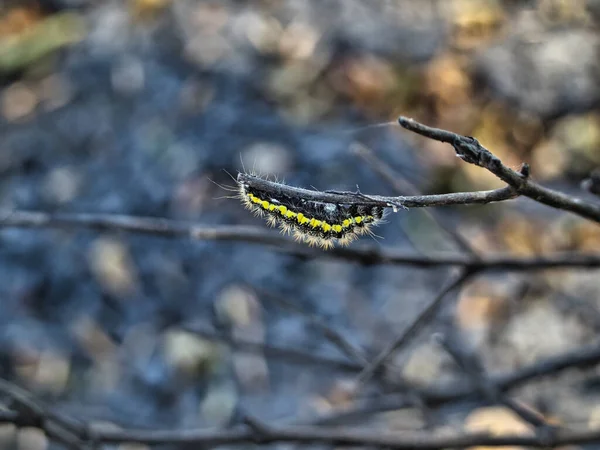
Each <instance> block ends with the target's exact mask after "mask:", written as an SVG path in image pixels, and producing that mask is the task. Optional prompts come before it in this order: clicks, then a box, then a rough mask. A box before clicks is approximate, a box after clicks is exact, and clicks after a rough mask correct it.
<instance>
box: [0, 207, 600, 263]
mask: <svg viewBox="0 0 600 450" xmlns="http://www.w3.org/2000/svg"><path fill="white" fill-rule="evenodd" d="M15 227H18V228H55V229H72V228H76V229H89V230H96V231H108V232H130V233H138V234H148V235H153V236H158V237H162V238H177V237H181V238H188V239H194V240H211V241H237V242H248V243H254V244H261V245H272V246H275V247H276V248H277V250H278V251H282V252H286V253H288V254H291V255H295V256H299V257H303V258H334V259H340V260H344V261H348V262H356V263H360V264H365V265H374V264H394V265H407V266H414V267H420V268H431V267H442V266H457V267H464V268H466V269H469V270H478V271H485V270H502V271H528V270H545V269H552V268H578V269H581V268H589V269H592V268H598V267H600V255H595V254H588V255H585V254H558V255H556V256H548V257H532V258H519V257H511V256H494V255H490V256H485V257H483V256H482V257H481V258H482V259H481V260H477V259H474V258H471V257H468V256H446V255H440V256H435V257H432V256H422V255H413V254H407V253H405V252H402V251H398V250H395V249H386V248H380V247H376V246H360V247H358V246H356V247H352V248H342V247H338V248H334V249H332V250H328V251H326V252H324V251H322V250H319V249H314V248H309V247H307V246H305V245H300V244H297V243H295V242H294V241H293V240H291V239H289V238H287V237H285V236H282V235H280V234H278V233H275V232H272V231H269V230H266V229H264V228H260V227H250V226H219V227H203V226H198V225H194V224H191V223H189V222H181V221H176V220H169V219H162V218H153V217H139V216H127V215H116V214H90V213H62V214H58V213H44V212H39V211H13V212H11V213H7V214H4V215H2V214H0V228H15Z"/></svg>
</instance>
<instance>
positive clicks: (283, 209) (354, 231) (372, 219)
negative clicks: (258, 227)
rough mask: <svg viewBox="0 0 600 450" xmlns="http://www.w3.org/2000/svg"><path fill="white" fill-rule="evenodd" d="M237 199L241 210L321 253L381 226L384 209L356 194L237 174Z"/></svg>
mask: <svg viewBox="0 0 600 450" xmlns="http://www.w3.org/2000/svg"><path fill="white" fill-rule="evenodd" d="M237 184H238V188H239V193H238V196H239V198H240V199H241V201H242V203H243V204H244V206H245V207H246V208H247V209H249V210H250V211H252V212H253V213H255V214H256V215H258V216H261V217H266V219H267V223H268V224H269V225H270V226H279V227H280V228H281V230H282V231H283V232H284V233H286V234H293V235H294V237H295V239H296V240H297V241H301V242H305V243H307V244H308V245H310V246H314V245H318V246H320V247H322V248H324V249H329V248H331V247H333V245H334V243H336V242H337V243H339V244H340V245H348V244H349V243H350V242H352V241H354V240H356V239H357V238H358V237H359V236H361V235H364V234H371V235H373V232H372V228H373V226H375V225H378V224H379V223H381V221H382V219H383V217H384V213H385V207H384V206H379V205H375V206H374V205H373V203H374V202H373V201H372V200H369V199H368V198H367V197H366V196H363V195H362V194H360V193H359V192H356V193H353V192H335V191H325V192H319V191H311V190H308V189H302V188H297V187H292V186H288V185H285V184H282V183H276V182H273V181H269V180H266V179H264V178H260V177H257V176H255V175H250V174H247V173H239V174H238V176H237Z"/></svg>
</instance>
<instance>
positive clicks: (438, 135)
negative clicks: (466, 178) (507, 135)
mask: <svg viewBox="0 0 600 450" xmlns="http://www.w3.org/2000/svg"><path fill="white" fill-rule="evenodd" d="M398 123H399V124H400V125H401V126H403V127H404V128H406V129H407V130H410V131H413V132H415V133H418V134H420V135H422V136H425V137H428V138H430V139H434V140H436V141H440V142H446V143H448V144H450V145H452V146H453V147H454V150H455V151H456V154H457V155H458V156H459V157H460V158H461V159H462V160H464V161H465V162H468V163H471V164H475V165H476V166H479V167H483V168H484V169H487V170H488V171H490V172H491V173H493V174H494V175H496V176H497V177H498V178H499V179H501V180H502V181H504V182H505V183H506V184H508V185H509V186H510V187H512V188H513V189H514V191H515V192H516V193H518V194H519V195H524V196H525V197H529V198H531V199H533V200H535V201H536V202H538V203H543V204H545V205H548V206H551V207H553V208H557V209H561V210H564V211H570V212H572V213H575V214H578V215H580V216H582V217H585V218H586V219H590V220H593V221H595V222H600V205H598V204H595V203H589V202H586V201H584V200H582V199H580V198H576V197H571V196H569V195H567V194H564V193H562V192H558V191H555V190H553V189H548V188H546V187H544V186H541V185H539V184H537V183H535V182H533V181H531V180H530V179H529V166H527V165H524V166H523V167H522V169H521V172H516V171H514V170H512V169H511V168H509V167H507V166H505V165H504V164H502V161H500V159H498V157H496V156H495V155H494V154H492V152H490V151H489V150H488V149H486V148H485V147H484V146H482V145H481V144H480V143H479V142H478V141H477V139H475V138H473V137H470V136H462V135H460V134H456V133H452V132H451V131H446V130H442V129H439V128H432V127H428V126H426V125H423V124H421V123H419V122H417V121H415V120H413V119H409V118H407V117H402V116H401V117H399V118H398Z"/></svg>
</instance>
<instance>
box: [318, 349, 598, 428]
mask: <svg viewBox="0 0 600 450" xmlns="http://www.w3.org/2000/svg"><path fill="white" fill-rule="evenodd" d="M598 364H600V345H598V344H595V345H591V346H587V347H583V348H578V349H576V350H572V351H570V352H566V353H563V354H561V355H557V356H554V357H551V358H547V359H544V360H541V361H538V362H536V363H533V364H531V365H529V366H526V367H522V368H520V369H516V370H514V371H512V372H509V373H504V374H502V373H500V374H495V375H490V376H489V377H488V379H489V382H490V383H491V384H492V385H494V386H496V388H497V389H498V390H499V391H500V392H507V391H509V390H510V389H513V388H515V387H518V386H521V385H523V384H524V383H527V382H530V381H534V380H537V379H541V378H545V377H549V376H555V375H557V374H559V373H560V372H561V371H563V370H567V369H573V368H580V369H583V368H587V367H593V366H596V365H598ZM417 392H418V395H419V398H420V399H421V400H422V401H423V402H425V405H426V406H427V407H429V408H437V407H440V406H443V405H446V404H448V403H452V402H458V401H461V400H468V399H472V398H475V397H476V396H478V394H479V392H480V391H479V389H478V388H477V387H475V386H473V384H472V383H469V382H465V380H460V381H458V382H454V383H449V384H444V385H441V386H431V387H429V388H425V389H420V390H418V391H417ZM411 406H413V402H411V401H409V399H407V398H406V396H405V395H397V394H386V395H385V396H383V397H377V398H374V399H369V400H363V401H360V402H359V403H358V404H357V406H356V407H353V408H348V409H345V410H344V411H340V412H337V413H333V414H329V415H326V416H322V417H319V418H317V419H313V420H311V422H310V423H311V424H314V425H320V424H325V425H326V424H329V423H338V422H341V421H344V420H347V419H350V420H352V419H354V418H360V417H363V419H364V418H365V417H368V416H370V415H373V414H377V413H380V412H385V411H394V410H398V409H403V408H408V407H411Z"/></svg>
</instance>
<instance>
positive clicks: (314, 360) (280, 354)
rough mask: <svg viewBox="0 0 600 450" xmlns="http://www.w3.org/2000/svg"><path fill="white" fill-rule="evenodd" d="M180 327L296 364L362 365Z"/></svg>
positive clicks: (353, 367)
mask: <svg viewBox="0 0 600 450" xmlns="http://www.w3.org/2000/svg"><path fill="white" fill-rule="evenodd" d="M182 328H183V329H184V330H186V331H189V332H190V333H194V334H197V335H198V336H201V337H203V338H205V339H209V340H214V341H217V342H222V343H223V344H226V345H229V346H231V347H233V348H235V349H237V350H240V351H245V352H249V353H259V354H264V355H265V356H267V357H271V358H281V359H284V360H287V361H289V362H293V363H297V364H313V365H317V366H331V367H335V368H336V369H337V370H343V371H347V372H354V373H356V372H358V371H360V370H361V369H362V368H363V367H364V365H363V364H359V363H356V362H351V361H346V360H343V359H334V358H331V357H326V356H320V355H317V354H315V353H306V352H303V351H301V350H296V349H293V348H285V347H278V346H274V345H269V344H262V343H257V342H250V341H246V340H243V339H239V338H234V337H232V336H229V335H225V334H224V333H219V332H216V331H214V330H213V331H211V330H207V329H205V328H200V327H198V326H195V325H183V326H182Z"/></svg>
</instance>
